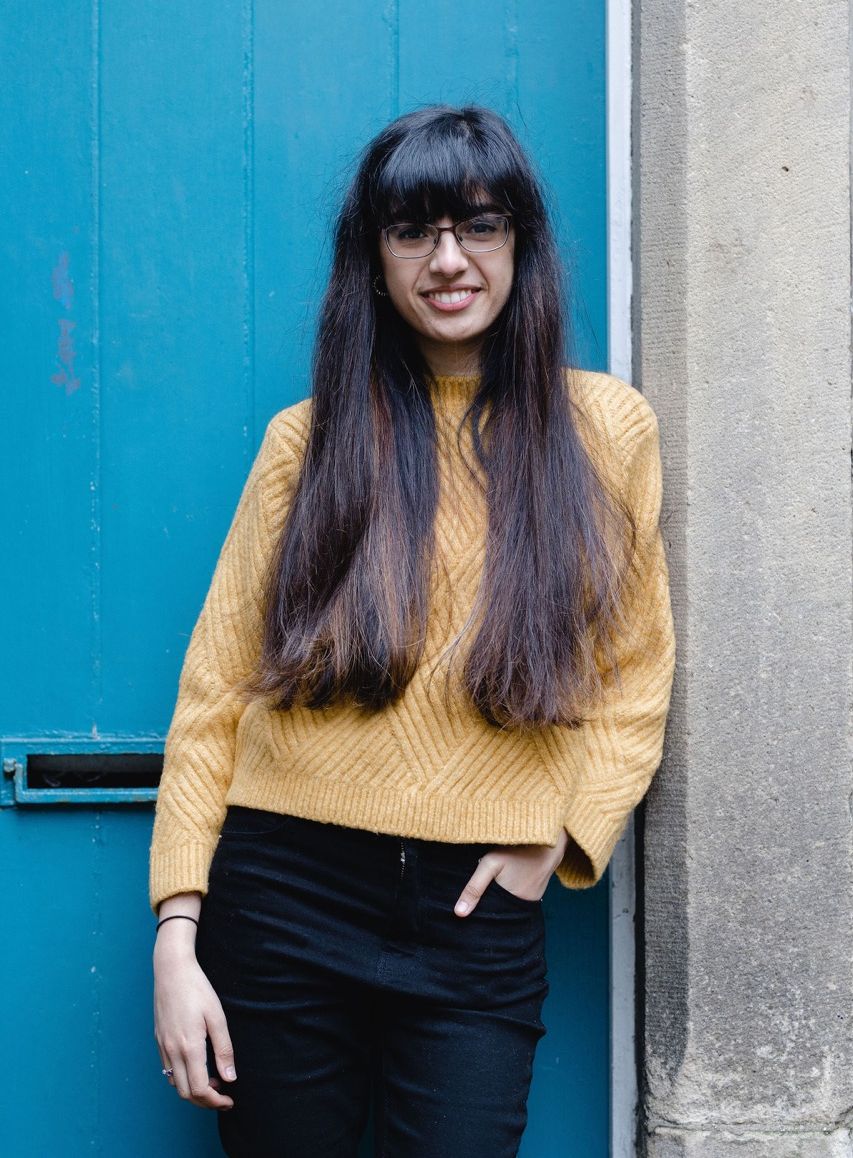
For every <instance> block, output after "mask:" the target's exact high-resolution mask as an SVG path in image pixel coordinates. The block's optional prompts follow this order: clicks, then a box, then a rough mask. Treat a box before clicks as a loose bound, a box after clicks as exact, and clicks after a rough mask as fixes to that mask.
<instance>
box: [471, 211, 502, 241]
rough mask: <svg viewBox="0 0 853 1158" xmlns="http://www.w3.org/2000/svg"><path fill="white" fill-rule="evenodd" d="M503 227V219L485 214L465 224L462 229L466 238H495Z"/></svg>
mask: <svg viewBox="0 0 853 1158" xmlns="http://www.w3.org/2000/svg"><path fill="white" fill-rule="evenodd" d="M502 225H503V220H502V218H500V217H495V216H492V215H489V214H483V215H482V216H481V217H472V218H471V220H470V221H465V222H463V224H462V226H461V228H462V232H463V233H464V234H465V236H466V237H494V235H495V234H496V233H497V232H498V230H499V229H500V228H501V227H502Z"/></svg>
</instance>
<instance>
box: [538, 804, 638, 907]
mask: <svg viewBox="0 0 853 1158" xmlns="http://www.w3.org/2000/svg"><path fill="white" fill-rule="evenodd" d="M627 819H628V817H627V816H621V817H611V816H606V815H603V814H602V813H600V812H598V811H597V810H596V808H595V804H594V802H593V801H591V800H590V799H588V798H585V797H583V796H580V797H578V798H576V799H575V800H573V801H572V804H571V807H570V808H569V811H568V813H567V815H566V817H565V818H564V821H563V827H564V828H565V829H566V831H567V832H568V834H569V843H568V844H567V845H566V852H565V855H564V856H563V859H562V861H560V863H559V865H558V866H557V868H556V870H555V872H556V876H557V879H558V880H559V882H560V884H562V885H564V886H565V887H566V888H568V889H588V888H591V887H592V886H593V885H596V884H598V882H599V881H600V880H601V878H602V876H603V875H604V872H605V870H606V868H607V866H608V864H609V863H610V858H611V856H612V855H613V850H614V849H615V847H616V845H617V844H618V843H619V837H620V836H621V835H622V831H623V829H624V827H625V824H626V822H627Z"/></svg>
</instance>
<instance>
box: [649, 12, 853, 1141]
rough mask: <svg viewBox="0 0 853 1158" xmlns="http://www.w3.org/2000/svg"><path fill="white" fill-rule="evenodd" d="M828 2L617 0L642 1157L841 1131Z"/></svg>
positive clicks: (837, 193)
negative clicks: (668, 669) (640, 481)
mask: <svg viewBox="0 0 853 1158" xmlns="http://www.w3.org/2000/svg"><path fill="white" fill-rule="evenodd" d="M849 24H850V11H849V7H848V4H847V3H839V2H834V0H824V2H821V3H813V4H806V3H795V2H794V0H783V2H772V0H771V2H770V3H762V4H745V5H744V4H732V3H729V4H722V3H719V0H702V3H701V4H700V3H696V2H692V3H684V2H683V0H637V2H636V4H635V11H634V61H633V74H634V122H633V158H634V160H633V163H634V222H635V224H634V231H635V232H634V239H633V244H634V270H635V284H634V315H633V326H634V342H635V346H634V382H635V384H636V385H637V386H638V387H639V388H640V389H642V390H643V391H644V393H645V394H646V395H647V397H648V398H649V399H650V401H651V402H652V405H653V406H654V408H655V410H656V411H657V414H658V417H659V419H660V425H661V435H662V451H663V456H664V471H665V499H664V511H663V526H664V534H665V538H666V542H667V546H668V550H669V559H670V568H671V572H672V589H673V604H674V611H675V616H676V628H677V632H678V640H679V653H678V655H679V658H678V670H677V675H676V686H675V690H674V695H673V703H672V710H671V714H670V720H669V725H668V735H667V746H666V755H665V759H664V764H663V767H662V768H661V770H660V772H659V774H658V776H657V777H656V779H655V782H654V783H653V785H652V788H651V790H650V792H649V795H648V797H647V799H646V801H645V803H644V804H643V805H642V806H641V809H640V810H639V825H638V837H639V839H638V851H639V856H638V875H637V885H638V890H639V891H640V894H641V903H640V908H639V918H640V919H639V927H638V951H639V955H640V973H639V976H640V980H641V984H640V987H639V993H638V1034H639V1042H638V1045H639V1053H640V1058H639V1065H640V1074H639V1077H640V1100H641V1107H640V1138H639V1144H638V1153H639V1154H641V1155H649V1156H653V1158H680V1156H682V1155H684V1156H687V1155H689V1156H693V1155H701V1156H702V1158H729V1156H732V1158H734V1156H737V1158H745V1156H749V1158H765V1156H766V1158H812V1156H814V1158H817V1156H821V1158H824V1156H827V1158H828V1156H830V1155H832V1156H840V1155H846V1156H850V1155H853V774H852V773H851V744H850V723H851V703H853V694H852V692H853V680H851V654H853V630H852V629H851V624H852V623H853V575H852V574H851V547H853V535H851V523H852V521H853V520H851V514H852V513H853V512H851V441H850V440H851V346H850V338H851V333H850V329H851V327H850V300H851V292H850V291H851V266H850V233H851V229H850V55H849V50H848V28H849Z"/></svg>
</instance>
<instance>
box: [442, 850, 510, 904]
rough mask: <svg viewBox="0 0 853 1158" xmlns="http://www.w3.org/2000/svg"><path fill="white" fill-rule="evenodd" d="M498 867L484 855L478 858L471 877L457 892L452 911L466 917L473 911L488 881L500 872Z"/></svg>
mask: <svg viewBox="0 0 853 1158" xmlns="http://www.w3.org/2000/svg"><path fill="white" fill-rule="evenodd" d="M500 869H501V866H500V864H496V863H495V862H494V861H492V860H488V859H487V858H486V857H483V858H482V859H481V860H480V863H479V864H478V865H477V868H476V869H475V870H474V873H473V875H472V877H471V879H470V880H469V881H468V883H467V885H466V886H465V888H464V889H463V890H462V892H461V893H460V894H459V898H458V900H457V901H456V904H455V905H454V907H453V911H454V913H456V915H457V916H458V917H467V916H468V915H469V914H470V913H473V911H474V909H475V908H476V907H477V904H478V902H479V900H480V898H481V897H482V895H483V893H484V892H485V891H486V889H487V888H488V887H489V884H490V882H491V881H492V880H493V879H494V877H495V876H496V874H497V873H498V872H500Z"/></svg>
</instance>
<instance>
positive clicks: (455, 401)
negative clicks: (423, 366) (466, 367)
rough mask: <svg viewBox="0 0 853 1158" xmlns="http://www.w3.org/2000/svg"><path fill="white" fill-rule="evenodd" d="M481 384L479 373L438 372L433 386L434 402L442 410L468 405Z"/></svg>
mask: <svg viewBox="0 0 853 1158" xmlns="http://www.w3.org/2000/svg"><path fill="white" fill-rule="evenodd" d="M479 384H480V375H479V374H437V375H436V377H435V379H434V386H433V387H432V391H431V393H432V398H433V404H434V406H435V407H436V408H438V409H442V410H448V409H452V410H456V409H458V408H459V407H460V406H461V407H463V408H464V407H466V406H467V405H468V403H469V402H470V401H471V399H472V398H473V397H474V395H475V394H476V393H477V387H478V386H479Z"/></svg>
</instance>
